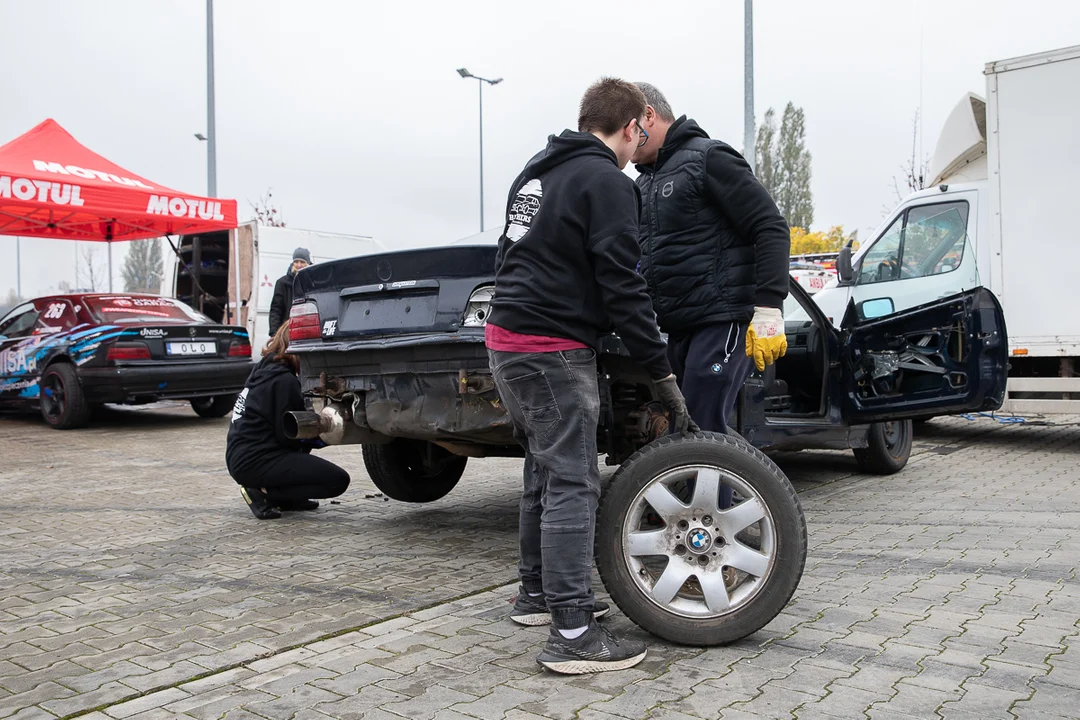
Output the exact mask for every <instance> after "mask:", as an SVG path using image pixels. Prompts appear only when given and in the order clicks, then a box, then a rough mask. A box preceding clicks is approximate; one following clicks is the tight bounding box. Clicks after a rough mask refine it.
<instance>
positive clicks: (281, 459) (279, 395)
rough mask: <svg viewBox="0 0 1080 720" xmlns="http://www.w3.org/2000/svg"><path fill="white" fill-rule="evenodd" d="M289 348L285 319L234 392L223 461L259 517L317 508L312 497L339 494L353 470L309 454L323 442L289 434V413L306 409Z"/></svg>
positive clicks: (241, 492)
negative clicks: (240, 385)
mask: <svg viewBox="0 0 1080 720" xmlns="http://www.w3.org/2000/svg"><path fill="white" fill-rule="evenodd" d="M288 351H289V323H288V322H285V323H284V324H283V325H282V326H281V327H280V328H278V331H277V333H276V334H275V335H274V337H273V338H272V339H271V340H270V342H269V343H268V344H267V346H266V349H265V350H263V359H262V360H261V361H259V364H258V365H256V366H255V368H254V369H253V370H252V371H251V375H249V376H248V379H247V382H246V383H245V385H244V389H243V391H241V393H240V394H239V395H238V396H237V397H236V405H235V406H234V407H233V415H232V422H230V423H229V436H228V439H227V440H226V441H225V466H226V467H227V468H228V470H229V474H230V475H232V477H233V480H235V481H236V482H237V484H238V485H240V494H241V495H242V496H243V498H244V502H246V503H247V505H248V507H249V508H251V513H252V514H253V515H254V516H255V517H257V518H258V519H260V520H270V519H273V518H279V517H281V511H282V510H284V511H286V512H288V511H296V510H314V509H316V508H317V507H319V503H318V501H316V500H315V499H314V498H332V497H337V496H338V495H340V494H342V493H343V492H345V490H346V489H347V488H348V487H349V473H347V472H346V471H345V470H344V469H342V468H340V467H338V466H337V465H335V464H334V463H332V462H329V461H328V460H323V459H322V458H320V457H316V456H314V455H311V454H310V453H311V451H312V449H313V448H320V447H325V443H323V442H322V441H320V440H314V441H312V440H290V439H289V438H287V437H286V436H285V427H284V416H285V413H286V412H289V411H291V410H305V409H306V408H305V407H304V396H303V395H302V394H301V393H300V380H299V379H298V378H297V377H296V373H297V371H298V370H299V369H300V361H299V360H298V359H297V357H296V356H295V355H291V354H289V352H288Z"/></svg>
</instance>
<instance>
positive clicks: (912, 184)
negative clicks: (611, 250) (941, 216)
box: [893, 110, 933, 202]
mask: <svg viewBox="0 0 1080 720" xmlns="http://www.w3.org/2000/svg"><path fill="white" fill-rule="evenodd" d="M918 148H919V111H918V110H916V111H915V117H914V118H912V119H911V157H909V158H908V159H907V161H906V162H905V163H904V164H903V165H901V166H900V172H901V173H902V175H900V176H897V177H894V178H893V190H894V191H895V192H896V201H897V202H899V201H901V200H903V199H904V198H905V197H907V196H908V195H910V194H911V193H913V192H918V191H919V190H923V189H925V188H926V184H927V183H928V182H930V181H931V180H933V178H931V177H930V156H929V155H926V156H925V157H922V158H920V157H919V150H918Z"/></svg>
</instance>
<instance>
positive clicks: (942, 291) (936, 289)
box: [814, 46, 1080, 412]
mask: <svg viewBox="0 0 1080 720" xmlns="http://www.w3.org/2000/svg"><path fill="white" fill-rule="evenodd" d="M984 74H985V76H986V95H985V98H984V97H980V96H979V95H976V94H974V93H969V94H967V95H965V96H964V98H963V99H962V100H961V101H960V103H959V104H958V105H957V106H956V108H955V109H954V110H953V112H952V114H950V116H949V118H948V120H947V121H946V123H945V126H944V128H943V129H942V131H941V134H940V136H939V138H938V143H937V146H936V148H935V150H934V155H933V161H932V163H931V172H930V174H931V176H932V177H933V182H932V185H933V187H931V188H930V189H927V190H923V191H920V192H917V193H915V194H913V195H911V196H909V197H907V198H905V199H904V200H903V201H902V202H901V203H900V205H899V206H898V207H897V208H896V209H895V210H894V211H893V212H892V213H890V215H889V216H888V218H887V219H886V220H885V222H884V223H883V224H882V225H881V227H880V228H879V229H878V230H877V231H876V232H875V233H874V235H873V236H872V239H871V240H870V241H869V242H867V243H865V244H864V245H863V246H862V247H861V248H859V250H858V252H857V253H855V254H854V256H853V257H852V255H851V250H850V249H848V250H847V251H846V253H845V255H846V256H847V258H849V259H850V271H848V270H846V269H845V268H841V269H840V277H839V278H838V279H837V281H835V282H833V283H830V285H829V286H828V287H826V288H825V289H824V290H822V291H821V292H819V293H817V294H816V295H815V296H814V300H815V302H817V303H818V305H820V306H821V307H822V308H823V309H824V310H825V313H826V315H829V316H830V317H832V318H833V322H834V323H835V324H837V325H839V323H840V321H841V319H842V317H843V315H844V313H845V311H846V309H847V306H848V304H849V303H851V302H854V303H855V305H856V306H858V305H859V304H860V303H862V302H865V301H866V300H871V299H883V298H887V299H888V300H890V301H891V302H892V304H893V305H892V306H893V308H894V310H895V311H901V310H904V309H906V308H909V307H914V306H917V305H920V304H923V303H926V302H931V301H933V300H937V299H938V298H941V297H944V296H947V295H949V294H952V293H954V292H959V291H961V290H963V289H968V288H970V287H972V286H973V285H976V284H980V285H983V286H985V287H987V288H989V289H990V290H991V291H992V292H993V293H994V294H995V295H996V296H997V297H998V299H999V300H1000V302H1001V304H1002V306H1003V307H1004V309H1005V321H1006V324H1007V326H1008V333H1009V352H1010V371H1009V390H1008V394H1007V396H1006V404H1005V407H1004V409H1005V410H1006V411H1009V412H1078V411H1080V312H1078V310H1077V305H1078V304H1080V289H1078V285H1077V275H1078V274H1080V242H1078V241H1077V239H1076V238H1074V237H1072V233H1073V230H1072V228H1071V225H1072V217H1071V215H1070V212H1071V210H1072V209H1073V208H1075V207H1077V205H1078V203H1080V179H1078V174H1077V173H1078V170H1080V136H1078V134H1077V131H1076V125H1077V123H1080V93H1078V92H1077V88H1080V46H1076V47H1070V48H1065V49H1062V50H1054V51H1051V52H1044V53H1038V54H1035V55H1028V56H1025V57H1020V58H1014V59H1011V60H1001V61H998V62H992V63H988V64H987V65H986V69H985V73H984ZM935 239H938V240H940V241H939V242H935ZM843 264H844V259H843V258H842V259H841V261H840V263H838V265H841V266H842V265H843Z"/></svg>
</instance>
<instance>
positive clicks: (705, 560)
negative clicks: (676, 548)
mask: <svg viewBox="0 0 1080 720" xmlns="http://www.w3.org/2000/svg"><path fill="white" fill-rule="evenodd" d="M698 562H699V563H701V564H702V565H708V564H709V558H707V557H705V556H704V555H702V556H701V557H699V558H698Z"/></svg>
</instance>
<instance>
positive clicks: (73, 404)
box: [40, 362, 93, 430]
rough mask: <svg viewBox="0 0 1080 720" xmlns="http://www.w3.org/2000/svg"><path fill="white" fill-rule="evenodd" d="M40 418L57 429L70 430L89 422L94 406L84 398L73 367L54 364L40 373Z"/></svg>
mask: <svg viewBox="0 0 1080 720" xmlns="http://www.w3.org/2000/svg"><path fill="white" fill-rule="evenodd" d="M40 387H41V400H40V404H41V417H42V418H44V419H45V422H47V423H48V424H49V426H50V427H52V428H55V429H57V430H73V429H75V428H80V427H83V426H84V425H86V423H87V422H89V421H90V413H91V411H92V410H93V406H92V405H91V404H90V403H88V402H87V401H86V397H85V396H84V395H83V391H82V385H81V384H80V383H79V376H78V375H77V374H76V372H75V368H74V366H72V365H71V364H70V363H66V362H59V363H54V364H52V365H50V366H49V367H48V369H46V370H45V374H44V375H42V376H41V386H40Z"/></svg>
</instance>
